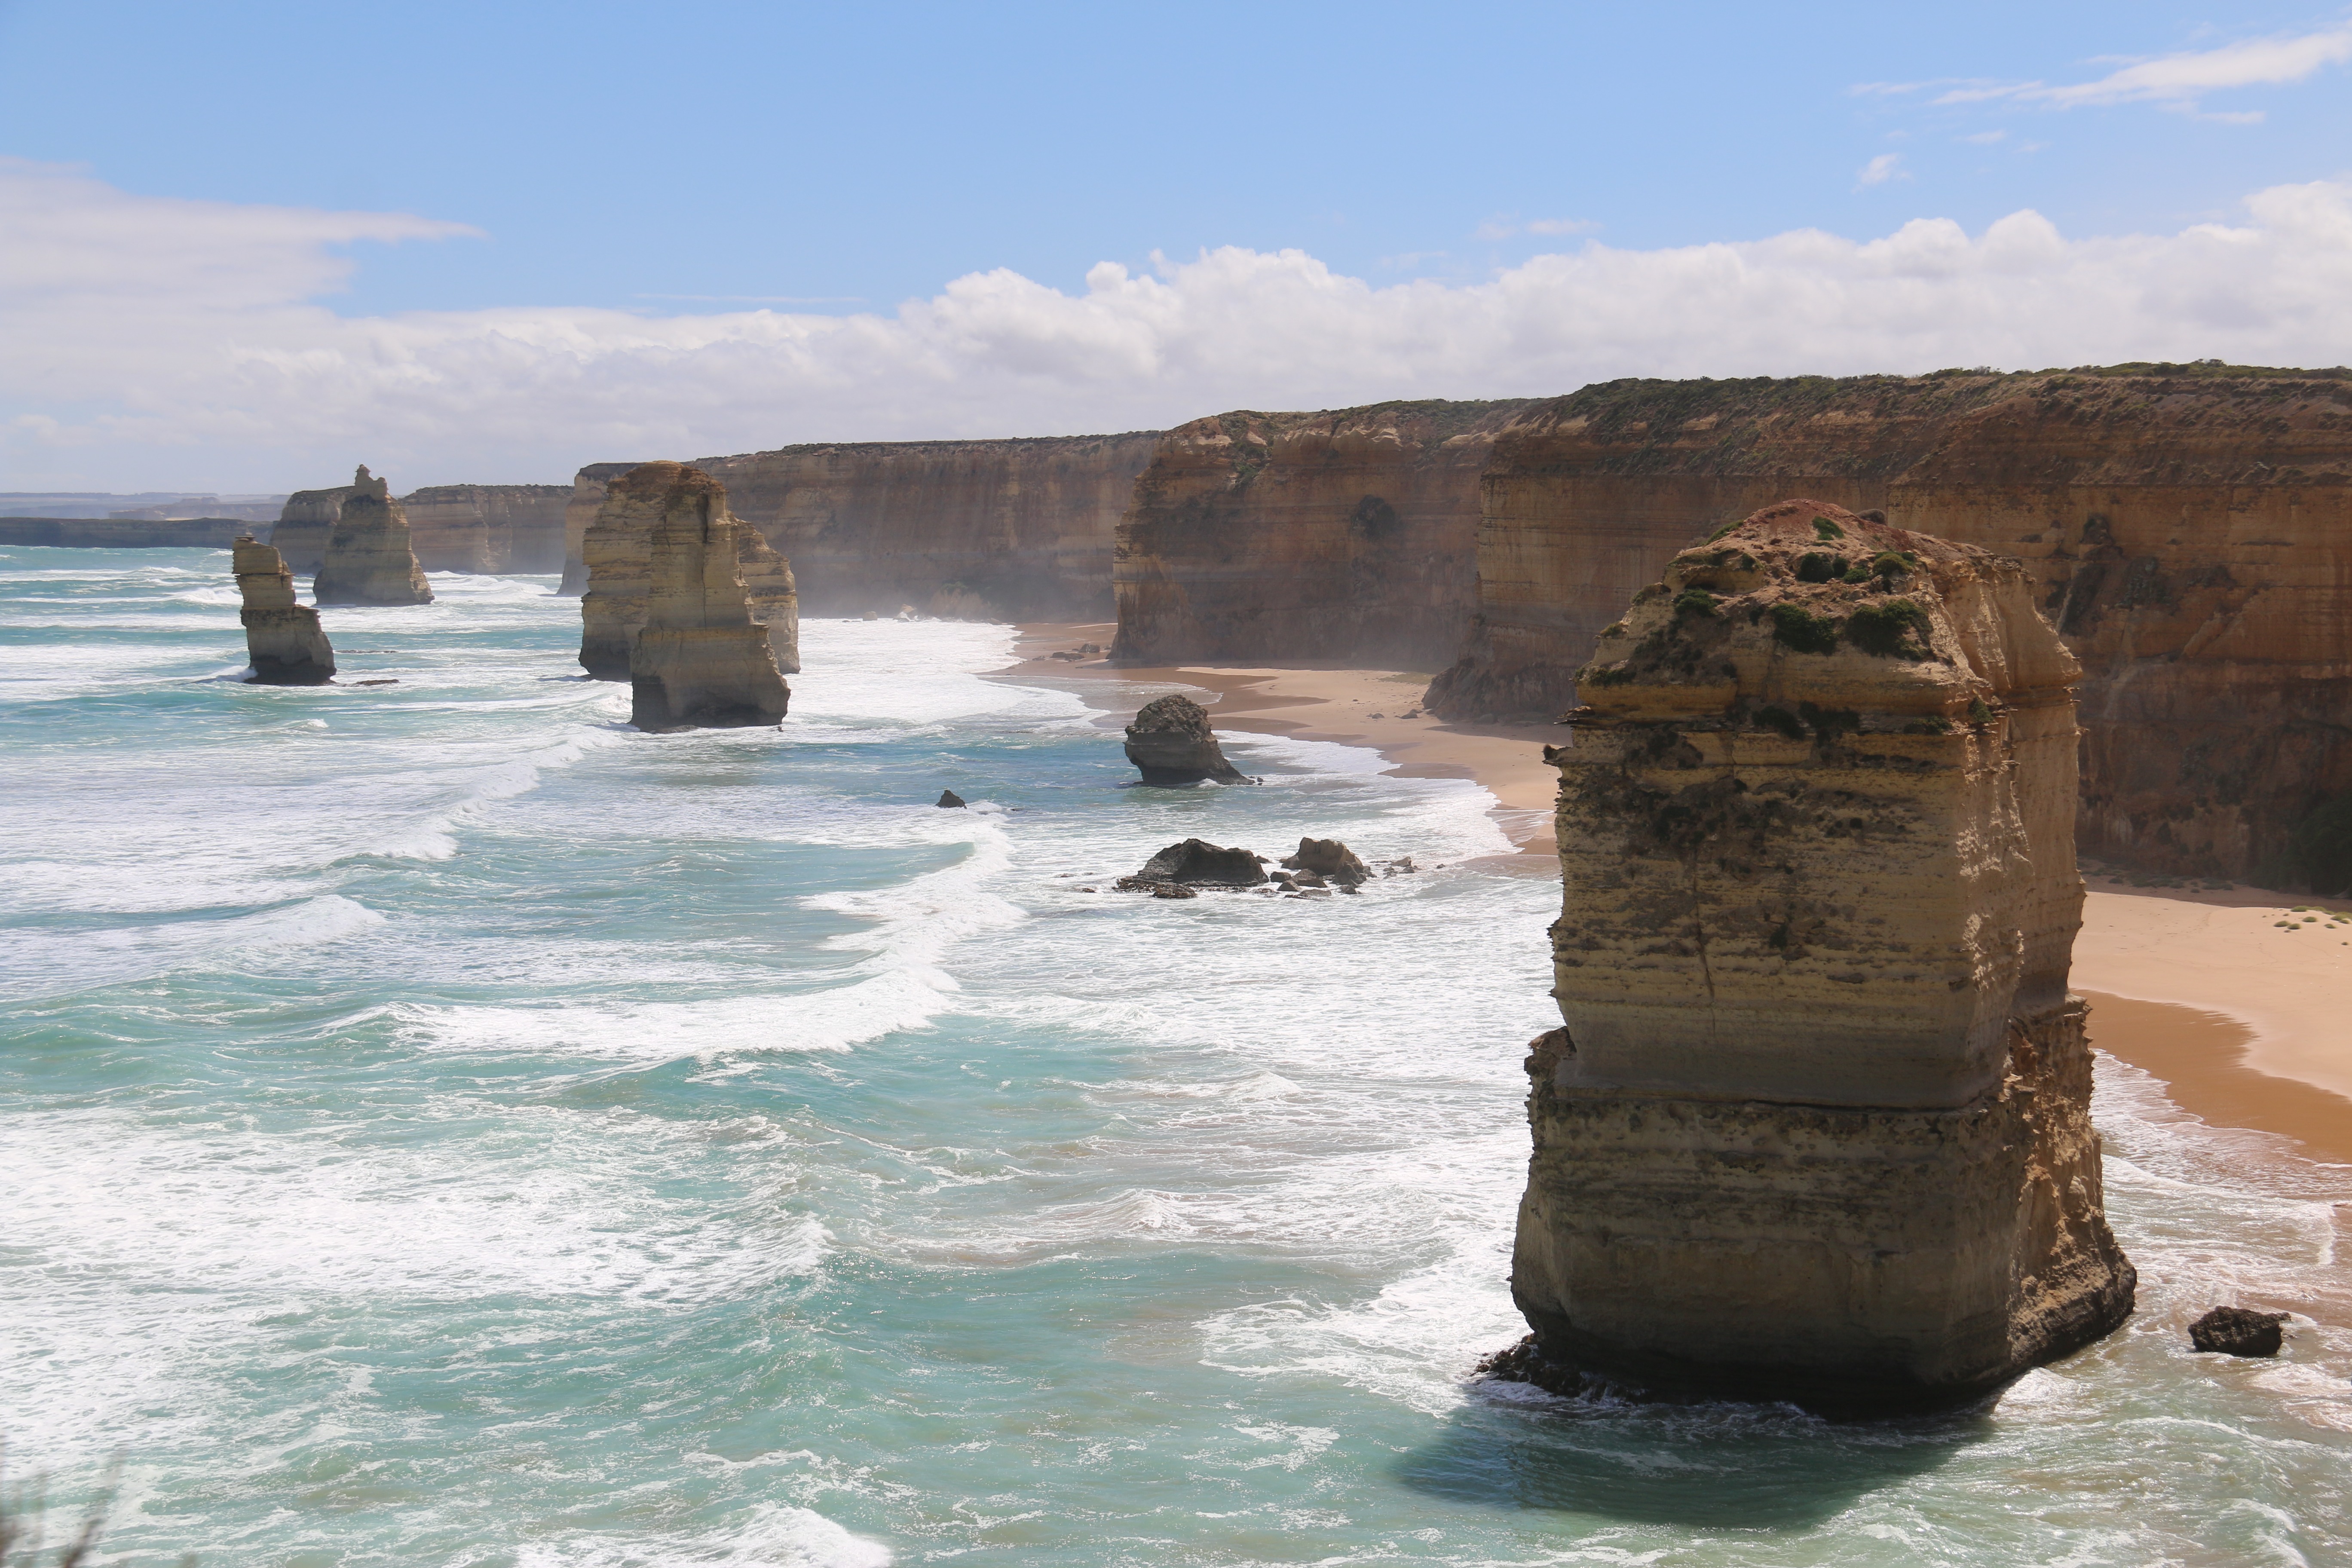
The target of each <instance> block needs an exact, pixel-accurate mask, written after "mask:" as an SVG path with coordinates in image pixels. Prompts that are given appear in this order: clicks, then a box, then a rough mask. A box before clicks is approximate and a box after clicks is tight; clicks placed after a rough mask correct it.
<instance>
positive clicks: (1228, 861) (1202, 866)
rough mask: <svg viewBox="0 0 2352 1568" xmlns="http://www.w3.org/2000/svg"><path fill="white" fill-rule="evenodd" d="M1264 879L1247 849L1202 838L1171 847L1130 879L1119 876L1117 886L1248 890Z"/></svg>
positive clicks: (1134, 888)
mask: <svg viewBox="0 0 2352 1568" xmlns="http://www.w3.org/2000/svg"><path fill="white" fill-rule="evenodd" d="M1263 881H1265V868H1264V867H1262V866H1260V865H1259V864H1258V858H1257V857H1256V856H1255V854H1253V853H1251V852H1250V851H1249V850H1247V849H1243V848H1238V847H1236V848H1231V849H1228V848H1223V847H1219V846H1217V845H1214V844H1212V843H1210V842H1209V841H1208V840H1207V839H1205V838H1187V839H1185V840H1184V841H1183V842H1182V843H1181V844H1171V845H1170V846H1169V847H1167V848H1165V849H1162V850H1161V851H1160V853H1159V854H1157V855H1154V856H1153V857H1152V858H1150V859H1149V860H1146V861H1145V862H1144V863H1143V868H1142V869H1141V870H1139V871H1138V872H1136V874H1135V875H1134V876H1132V877H1121V878H1120V879H1118V885H1119V887H1121V888H1123V889H1130V890H1139V891H1146V892H1148V891H1150V890H1151V889H1153V888H1154V887H1156V886H1157V885H1159V884H1160V883H1165V882H1173V883H1175V884H1177V885H1178V886H1180V887H1188V888H1249V887H1255V886H1256V885H1257V884H1258V883H1260V882H1263Z"/></svg>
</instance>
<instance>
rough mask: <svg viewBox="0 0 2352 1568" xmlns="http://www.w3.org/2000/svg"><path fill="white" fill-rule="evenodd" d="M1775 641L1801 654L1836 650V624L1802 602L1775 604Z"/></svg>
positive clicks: (1773, 609)
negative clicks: (1818, 614) (1796, 603)
mask: <svg viewBox="0 0 2352 1568" xmlns="http://www.w3.org/2000/svg"><path fill="white" fill-rule="evenodd" d="M1772 640H1773V641H1774V642H1776V643H1779V644H1780V646H1781V647H1786V648H1791V649H1794V650H1795V651H1796V652H1798V653H1835V652H1836V651H1837V623H1836V622H1835V621H1833V620H1832V619H1830V618H1829V617H1828V616H1817V615H1815V614H1813V613H1812V612H1811V610H1808V609H1807V608H1805V607H1804V605H1788V604H1781V605H1773V606H1772Z"/></svg>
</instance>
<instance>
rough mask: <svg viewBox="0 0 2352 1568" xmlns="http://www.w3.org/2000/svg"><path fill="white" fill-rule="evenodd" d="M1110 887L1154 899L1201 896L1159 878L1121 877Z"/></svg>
mask: <svg viewBox="0 0 2352 1568" xmlns="http://www.w3.org/2000/svg"><path fill="white" fill-rule="evenodd" d="M1111 886H1112V887H1114V888H1117V889H1118V890H1119V891H1120V892H1122V893H1150V895H1151V896H1152V897H1153V898H1155V899H1197V898H1199V897H1200V896H1201V895H1200V894H1198V893H1196V892H1194V891H1193V890H1192V889H1190V888H1188V887H1186V886H1185V885H1184V884H1183V883H1181V882H1171V881H1168V880H1166V879H1163V878H1159V877H1121V878H1120V879H1118V881H1116V882H1113V883H1112V884H1111ZM1078 890H1079V891H1080V892H1082V893H1088V892H1092V891H1093V890H1094V889H1091V888H1081V889H1078Z"/></svg>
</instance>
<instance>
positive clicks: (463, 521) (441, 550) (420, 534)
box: [400, 485, 572, 573]
mask: <svg viewBox="0 0 2352 1568" xmlns="http://www.w3.org/2000/svg"><path fill="white" fill-rule="evenodd" d="M571 499H572V487H571V486H568V485H427V486H425V488H424V489H415V490H411V491H410V492H409V493H408V494H406V495H404V496H403V497H401V498H400V505H401V510H404V511H405V512H406V513H407V514H408V529H409V537H410V542H411V545H412V547H413V548H414V549H415V552H416V559H417V562H418V563H419V564H421V565H422V566H423V567H424V568H425V570H426V571H427V572H490V573H496V572H517V573H520V572H561V571H562V570H563V517H564V511H565V509H566V505H567V503H568V502H569V501H570V500H571Z"/></svg>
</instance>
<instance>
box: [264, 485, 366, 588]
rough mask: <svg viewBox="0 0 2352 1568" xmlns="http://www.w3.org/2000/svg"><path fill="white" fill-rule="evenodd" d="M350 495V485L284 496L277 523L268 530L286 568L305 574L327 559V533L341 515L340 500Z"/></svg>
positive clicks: (300, 574) (274, 548)
mask: <svg viewBox="0 0 2352 1568" xmlns="http://www.w3.org/2000/svg"><path fill="white" fill-rule="evenodd" d="M351 498H352V487H351V486H350V485H337V486H336V487H335V488H334V489H323V490H296V491H295V492H294V493H293V494H292V495H289V496H288V497H287V498H286V504H285V505H284V506H283V507H282V508H280V509H279V510H278V521H277V524H276V525H275V526H274V527H272V528H271V529H270V531H269V545H270V548H271V549H273V550H275V551H277V552H278V556H279V558H280V559H282V560H283V561H284V562H285V563H286V569H287V570H288V571H289V572H292V573H294V574H297V575H299V576H305V577H307V576H309V575H310V574H313V573H315V572H317V571H318V570H319V563H320V561H323V560H324V559H326V554H327V536H328V535H329V534H330V533H332V532H333V531H335V521H336V520H337V519H338V518H340V517H341V516H342V515H343V503H344V502H345V501H347V500H351Z"/></svg>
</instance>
